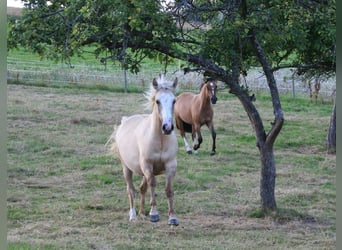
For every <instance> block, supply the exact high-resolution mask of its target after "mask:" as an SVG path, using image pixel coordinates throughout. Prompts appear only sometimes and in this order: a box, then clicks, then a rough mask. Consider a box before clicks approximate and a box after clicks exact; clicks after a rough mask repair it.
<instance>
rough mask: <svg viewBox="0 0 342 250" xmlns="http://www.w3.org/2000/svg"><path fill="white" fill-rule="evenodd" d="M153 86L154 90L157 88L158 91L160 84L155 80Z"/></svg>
mask: <svg viewBox="0 0 342 250" xmlns="http://www.w3.org/2000/svg"><path fill="white" fill-rule="evenodd" d="M152 86H153V88H155V89H156V90H158V82H157V80H156V78H153V81H152Z"/></svg>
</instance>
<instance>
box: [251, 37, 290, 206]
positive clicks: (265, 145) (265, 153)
mask: <svg viewBox="0 0 342 250" xmlns="http://www.w3.org/2000/svg"><path fill="white" fill-rule="evenodd" d="M250 41H251V43H252V46H253V47H254V50H255V52H256V55H257V58H258V60H259V62H260V64H261V65H262V67H263V70H264V72H265V75H266V79H267V83H268V86H269V89H270V93H271V97H272V104H273V113H274V122H273V123H272V128H271V130H270V131H269V133H268V134H267V135H266V138H265V139H263V138H257V140H258V148H259V151H260V158H261V180H260V196H261V205H262V209H263V210H264V211H265V212H267V211H269V210H275V209H276V208H277V204H276V200H275V195H274V190H275V178H276V164H275V159H274V154H273V145H274V142H275V140H276V138H277V136H278V134H279V133H280V130H281V128H282V126H283V123H284V114H283V111H282V108H281V103H280V98H279V92H278V88H277V84H276V81H275V78H274V75H273V71H272V67H271V65H270V63H269V62H268V60H267V58H266V55H265V53H264V51H263V49H262V46H261V44H260V43H259V41H258V39H257V37H256V35H255V33H254V31H253V30H251V31H250ZM256 132H257V131H256Z"/></svg>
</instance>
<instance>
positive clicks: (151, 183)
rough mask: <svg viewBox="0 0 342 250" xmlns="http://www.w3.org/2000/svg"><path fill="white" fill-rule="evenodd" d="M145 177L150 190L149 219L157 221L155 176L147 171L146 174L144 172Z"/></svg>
mask: <svg viewBox="0 0 342 250" xmlns="http://www.w3.org/2000/svg"><path fill="white" fill-rule="evenodd" d="M145 178H146V181H147V184H148V186H149V187H150V192H151V200H150V204H151V210H150V221H151V222H157V221H159V213H158V210H157V202H156V197H155V188H156V178H155V176H154V175H153V173H152V172H151V173H148V174H147V175H146V174H145Z"/></svg>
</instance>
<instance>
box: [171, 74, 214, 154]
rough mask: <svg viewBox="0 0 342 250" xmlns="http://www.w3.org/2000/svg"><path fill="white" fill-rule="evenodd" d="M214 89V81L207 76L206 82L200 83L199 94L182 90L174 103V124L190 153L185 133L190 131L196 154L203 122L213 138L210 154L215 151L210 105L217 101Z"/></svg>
mask: <svg viewBox="0 0 342 250" xmlns="http://www.w3.org/2000/svg"><path fill="white" fill-rule="evenodd" d="M216 90H217V84H216V81H214V80H213V79H211V78H209V79H208V80H207V81H206V82H204V83H202V85H201V91H200V93H199V94H193V93H190V92H184V93H182V94H180V95H179V96H178V97H177V101H176V104H175V120H176V126H177V128H178V129H179V131H180V134H181V136H182V138H183V140H184V144H185V147H186V151H187V153H188V154H192V150H191V147H190V146H189V143H188V141H187V139H186V135H185V133H186V132H188V133H191V136H192V140H193V148H194V150H195V154H197V149H198V148H199V147H200V145H201V143H202V141H203V139H202V134H201V127H202V126H203V125H204V124H205V125H207V126H208V128H209V130H210V131H211V136H212V139H213V145H212V150H211V153H210V154H211V155H214V154H215V153H216V152H215V148H216V145H215V140H216V132H215V129H214V123H213V115H214V111H213V108H212V106H211V103H212V104H215V103H216V101H217V97H216ZM196 139H197V140H198V143H196Z"/></svg>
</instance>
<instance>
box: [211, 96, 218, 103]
mask: <svg viewBox="0 0 342 250" xmlns="http://www.w3.org/2000/svg"><path fill="white" fill-rule="evenodd" d="M210 100H211V103H212V104H215V103H216V102H217V97H216V96H212V97H211V98H210Z"/></svg>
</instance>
